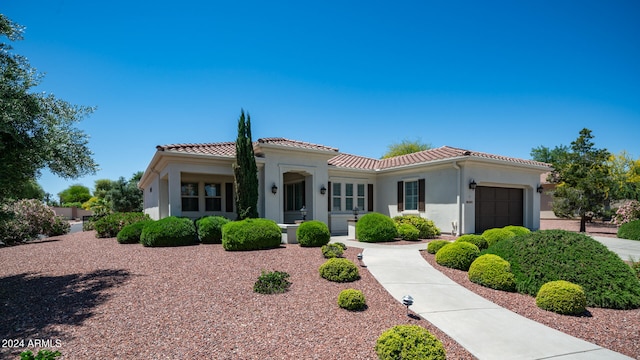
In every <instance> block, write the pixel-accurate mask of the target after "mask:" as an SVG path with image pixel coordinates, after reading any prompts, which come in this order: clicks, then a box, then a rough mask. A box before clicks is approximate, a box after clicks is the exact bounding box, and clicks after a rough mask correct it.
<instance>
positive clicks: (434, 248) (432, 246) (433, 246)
mask: <svg viewBox="0 0 640 360" xmlns="http://www.w3.org/2000/svg"><path fill="white" fill-rule="evenodd" d="M449 244H451V241H447V240H433V241H430V242H429V243H428V244H427V252H428V253H429V254H435V253H437V252H438V250H440V249H442V248H443V247H444V246H445V245H449Z"/></svg>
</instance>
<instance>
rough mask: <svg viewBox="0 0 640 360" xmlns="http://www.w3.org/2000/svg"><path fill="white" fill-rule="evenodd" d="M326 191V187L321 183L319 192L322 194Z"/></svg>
mask: <svg viewBox="0 0 640 360" xmlns="http://www.w3.org/2000/svg"><path fill="white" fill-rule="evenodd" d="M326 193H327V188H326V187H324V185H322V187H321V188H320V194H322V195H324V194H326Z"/></svg>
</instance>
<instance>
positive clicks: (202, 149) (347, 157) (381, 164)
mask: <svg viewBox="0 0 640 360" xmlns="http://www.w3.org/2000/svg"><path fill="white" fill-rule="evenodd" d="M260 144H269V145H275V146H283V147H291V148H298V149H309V150H318V151H328V152H335V153H337V155H336V156H334V157H332V158H331V159H329V161H328V163H329V165H330V166H335V167H339V168H348V169H362V170H383V169H392V168H396V167H402V166H408V165H415V164H421V163H428V162H432V161H438V160H447V159H453V158H460V157H467V156H468V157H471V158H484V159H492V160H499V161H505V162H512V163H518V164H523V165H533V166H545V167H551V165H549V164H546V163H542V162H538V161H533V160H525V159H518V158H512V157H507V156H501V155H493V154H487V153H482V152H476V151H470V150H465V149H459V148H454V147H450V146H442V147H439V148H435V149H430V150H424V151H419V152H416V153H413V154H407V155H401V156H396V157H392V158H389V159H381V160H379V159H373V158H368V157H364V156H358V155H351V154H338V149H337V148H334V147H329V146H324V145H318V144H312V143H308V142H303V141H296V140H289V139H285V138H261V139H258V141H256V142H254V149H256V150H257V148H259V147H260ZM156 148H157V149H158V151H174V152H179V153H190V154H203V155H215V156H225V157H234V156H235V155H236V144H235V142H220V143H208V144H171V145H159V146H157V147H156ZM256 153H258V151H256ZM258 156H259V154H258Z"/></svg>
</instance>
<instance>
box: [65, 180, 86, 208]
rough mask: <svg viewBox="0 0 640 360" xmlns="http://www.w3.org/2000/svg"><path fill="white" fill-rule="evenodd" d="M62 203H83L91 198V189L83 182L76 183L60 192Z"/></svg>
mask: <svg viewBox="0 0 640 360" xmlns="http://www.w3.org/2000/svg"><path fill="white" fill-rule="evenodd" d="M58 196H59V197H60V202H61V203H62V204H69V203H83V202H85V201H87V200H89V199H91V190H89V188H88V187H86V186H84V185H81V184H74V185H71V186H69V187H68V188H66V189H64V190H62V191H61V192H59V193H58Z"/></svg>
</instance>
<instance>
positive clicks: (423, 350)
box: [375, 325, 447, 360]
mask: <svg viewBox="0 0 640 360" xmlns="http://www.w3.org/2000/svg"><path fill="white" fill-rule="evenodd" d="M375 350H376V353H377V354H378V358H379V359H381V360H397V359H428V360H446V358H447V354H446V352H445V349H444V346H443V345H442V342H441V341H440V340H438V338H437V337H435V336H434V335H432V334H431V333H430V332H429V331H428V330H427V329H425V328H423V327H421V326H418V325H396V326H394V327H392V328H391V329H388V330H386V331H385V332H383V333H382V334H381V335H380V337H378V340H377V341H376V347H375Z"/></svg>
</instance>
